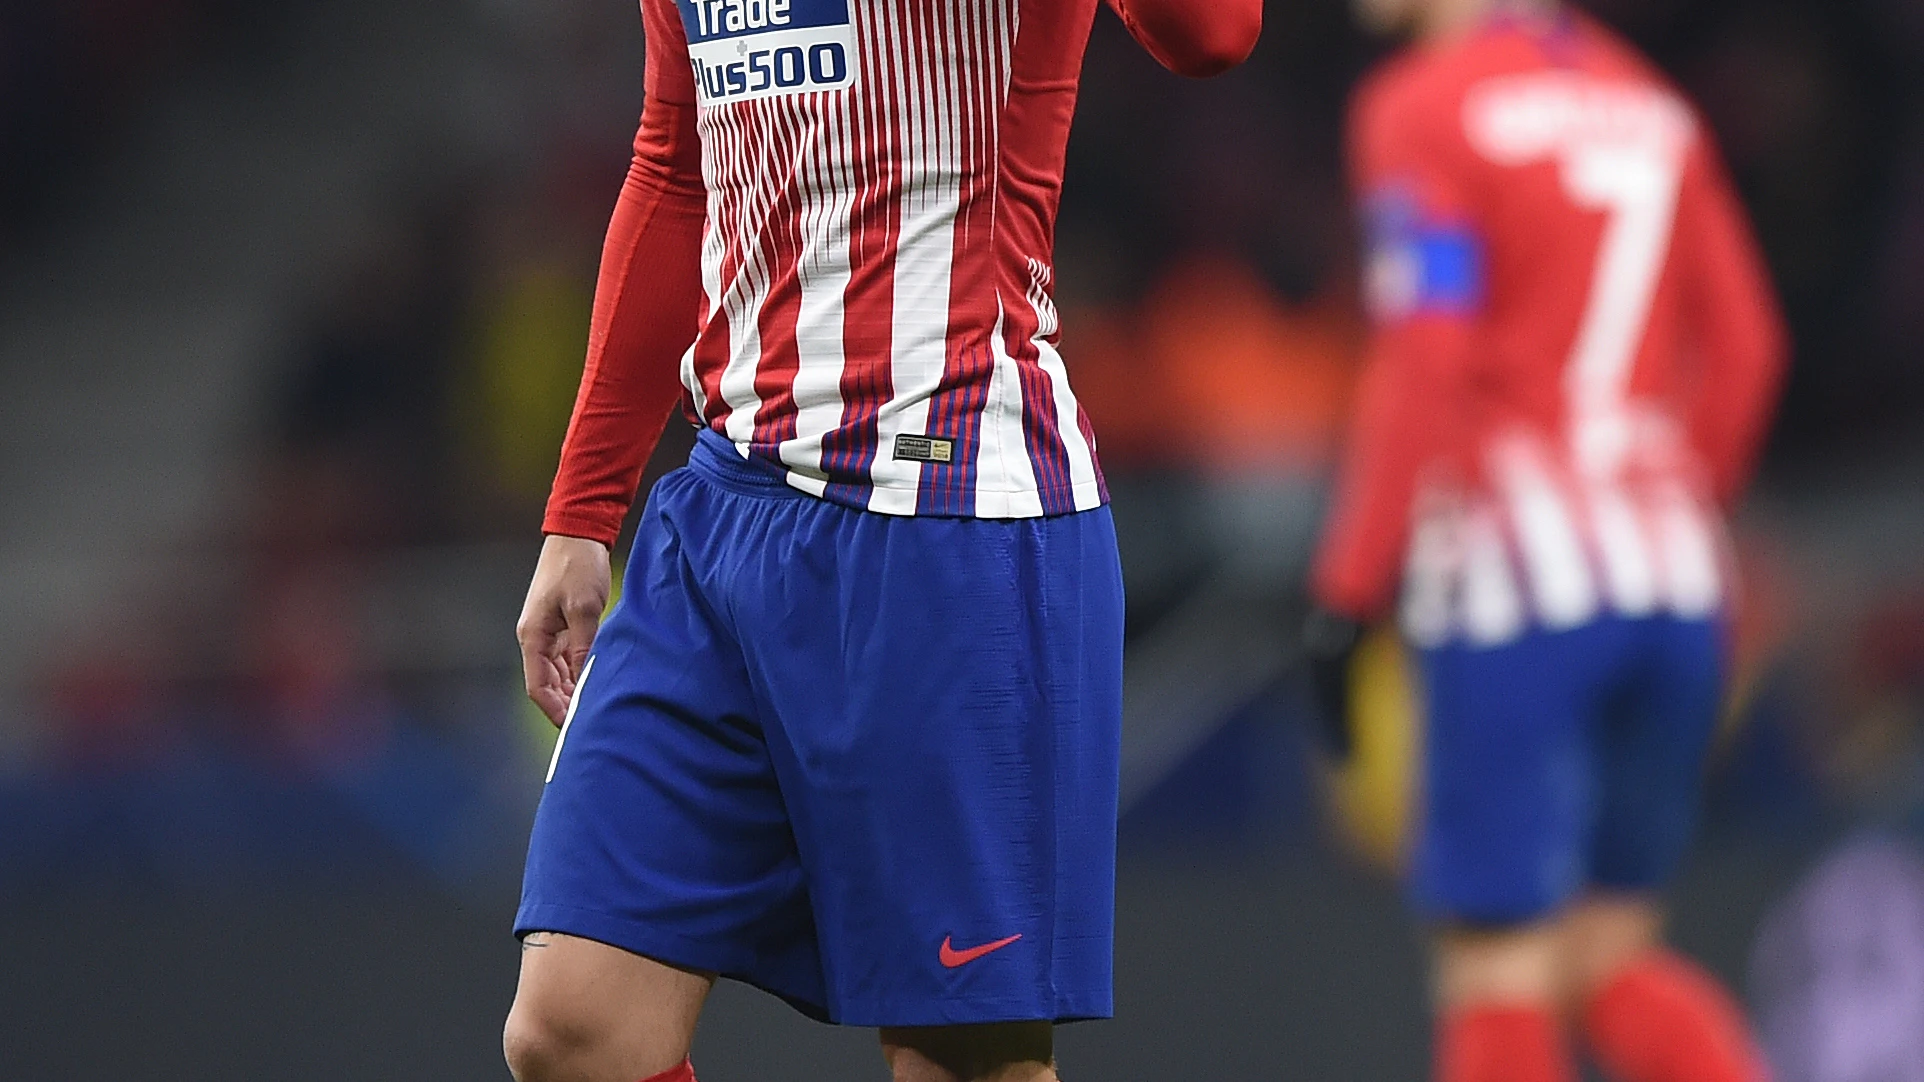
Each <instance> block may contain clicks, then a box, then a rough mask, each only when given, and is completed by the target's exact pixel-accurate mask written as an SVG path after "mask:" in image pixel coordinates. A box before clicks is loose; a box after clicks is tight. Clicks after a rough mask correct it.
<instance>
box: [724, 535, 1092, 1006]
mask: <svg viewBox="0 0 1924 1082" xmlns="http://www.w3.org/2000/svg"><path fill="white" fill-rule="evenodd" d="M801 513H804V514H806V515H808V516H810V517H811V519H812V521H810V522H809V523H807V524H805V525H802V526H800V527H798V528H797V529H795V530H793V531H792V532H790V533H789V534H788V535H787V537H788V539H789V540H788V541H786V542H784V544H782V545H775V546H771V547H770V548H769V550H768V551H767V553H766V559H767V560H768V561H769V563H768V566H767V568H766V569H765V572H764V573H763V574H762V575H761V576H759V577H758V578H757V579H756V580H755V581H756V582H758V583H760V584H762V586H763V592H761V593H759V594H757V595H756V596H754V597H751V598H745V599H744V604H743V614H744V615H743V622H744V626H747V625H749V624H751V623H752V624H753V626H754V629H755V630H754V631H753V632H749V633H746V634H745V647H746V652H747V656H748V658H749V663H750V669H751V672H752V674H753V678H754V680H755V683H756V687H757V690H758V693H759V694H760V695H761V696H762V697H763V698H764V700H765V703H766V709H767V710H768V712H769V714H770V716H772V717H773V718H775V719H778V720H777V722H776V723H773V724H771V726H770V745H771V748H772V749H773V750H774V753H775V756H776V766H777V769H778V770H779V771H780V772H781V774H782V789H783V793H784V796H785V797H786V799H787V802H788V807H789V809H790V814H791V816H792V817H793V821H794V823H795V830H796V839H797V842H798V844H799V846H800V849H801V855H802V860H803V863H804V865H805V866H806V867H807V869H808V873H809V889H810V893H811V898H812V900H813V904H814V910H815V914H816V920H817V928H818V934H819V938H820V943H821V949H822V955H823V968H824V972H825V975H826V980H827V983H828V994H829V997H830V1001H831V1010H832V1013H833V1015H834V1016H835V1017H836V1019H837V1020H839V1021H843V1022H849V1023H855V1024H862V1025H886V1026H930V1025H945V1024H951V1023H989V1022H1009V1021H1032V1020H1050V1019H1061V1018H1071V1017H1097V1016H1107V1015H1108V1014H1109V1013H1110V1008H1111V998H1110V967H1111V958H1110V951H1111V941H1112V923H1113V906H1114V877H1115V830H1116V789H1117V769H1118V753H1119V744H1120V728H1121V709H1122V708H1121V669H1122V595H1121V573H1120V569H1119V566H1118V563H1117V559H1116V550H1115V535H1114V529H1113V525H1112V524H1111V520H1110V518H1109V516H1108V513H1107V511H1106V510H1101V511H1093V512H1085V513H1082V514H1077V515H1068V516H1061V517H1058V518H1051V519H1036V520H1026V521H982V520H961V519H891V518H886V517H884V516H880V515H875V514H870V513H864V512H854V511H849V510H847V509H844V508H839V507H833V506H831V505H813V506H811V507H808V508H805V509H804V510H803V512H801ZM749 613H753V614H754V617H753V619H752V620H751V619H750V617H749V615H748V614H749Z"/></svg>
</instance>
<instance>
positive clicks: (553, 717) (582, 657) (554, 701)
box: [514, 535, 609, 725]
mask: <svg viewBox="0 0 1924 1082" xmlns="http://www.w3.org/2000/svg"><path fill="white" fill-rule="evenodd" d="M608 591H609V573H608V546H606V545H604V544H602V543H601V542H599V541H590V540H588V539H586V538H582V537H560V536H555V535H550V536H549V538H548V540H547V541H546V542H545V543H543V544H542V546H541V561H540V562H539V563H537V564H535V568H534V582H532V583H530V584H529V586H528V600H527V601H526V602H524V603H523V604H522V606H521V620H520V622H519V623H517V624H516V625H515V628H514V634H515V638H516V639H519V640H520V642H521V671H522V674H523V676H525V677H526V679H527V683H528V698H529V699H532V700H533V701H534V704H535V705H536V706H538V707H540V708H541V712H542V713H543V714H546V715H548V720H549V721H552V722H554V723H555V724H556V725H560V724H561V722H562V719H563V718H565V717H567V715H568V701H569V700H570V699H572V698H574V693H575V682H576V681H577V680H580V679H581V667H582V666H583V665H585V664H587V661H588V648H589V647H590V646H592V645H594V641H595V629H596V628H597V627H599V626H601V613H602V610H604V609H606V608H607V607H608Z"/></svg>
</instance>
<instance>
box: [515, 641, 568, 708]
mask: <svg viewBox="0 0 1924 1082" xmlns="http://www.w3.org/2000/svg"><path fill="white" fill-rule="evenodd" d="M552 642H553V640H552V639H549V640H548V642H547V643H546V644H543V643H541V642H540V641H539V640H531V639H523V640H522V642H521V675H522V679H523V681H524V683H525V686H526V688H527V692H528V699H529V700H530V701H532V702H533V703H534V705H535V706H537V707H539V708H540V709H541V713H542V714H544V715H546V716H547V719H548V720H549V721H551V722H553V723H555V724H556V725H560V724H561V722H562V719H564V718H565V717H567V714H568V699H569V697H570V696H572V695H573V694H574V681H573V680H572V679H565V678H564V674H563V672H562V671H561V668H560V666H558V665H556V664H555V659H554V657H553V656H552V655H551V654H550V650H551V649H552Z"/></svg>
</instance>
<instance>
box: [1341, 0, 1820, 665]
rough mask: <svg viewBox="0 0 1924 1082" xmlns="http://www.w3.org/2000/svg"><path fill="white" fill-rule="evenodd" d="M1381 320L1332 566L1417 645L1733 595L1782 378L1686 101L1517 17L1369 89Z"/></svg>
mask: <svg viewBox="0 0 1924 1082" xmlns="http://www.w3.org/2000/svg"><path fill="white" fill-rule="evenodd" d="M1351 150H1352V156H1353V166H1354V171H1355V174H1356V182H1357V186H1358V188H1359V194H1360V195H1361V197H1362V199H1363V200H1364V204H1365V210H1366V215H1367V218H1368V229H1369V234H1370V238H1369V240H1370V249H1371V257H1370V266H1369V278H1370V281H1369V286H1370V291H1371V294H1372V307H1373V308H1374V310H1375V316H1376V319H1377V323H1378V326H1377V329H1376V332H1375V336H1374V341H1373V345H1372V357H1371V366H1370V369H1369V370H1368V372H1367V373H1366V374H1365V377H1364V384H1363V388H1362V393H1361V402H1360V409H1359V418H1358V422H1357V427H1356V429H1355V433H1354V436H1353V440H1352V446H1351V449H1350V452H1349V455H1348V458H1347V461H1346V463H1345V469H1344V473H1343V477H1342V480H1341V483H1340V485H1339V490H1338V499H1337V504H1336V507H1335V510H1334V514H1333V517H1332V522H1331V526H1330V529H1329V532H1328V534H1327V535H1326V537H1325V539H1324V544H1323V547H1322V551H1321V553H1320V555H1319V559H1318V565H1317V569H1316V581H1315V592H1316V594H1317V596H1318V599H1319V600H1320V601H1321V602H1322V603H1323V604H1325V605H1328V606H1330V607H1333V608H1337V609H1339V610H1342V611H1345V612H1348V613H1350V614H1352V615H1358V616H1370V615H1374V613H1375V612H1377V611H1380V610H1381V609H1383V608H1385V607H1386V606H1387V605H1388V602H1389V598H1390V596H1391V595H1392V594H1393V593H1395V592H1396V590H1397V587H1398V585H1399V583H1400V586H1401V594H1402V609H1403V623H1404V627H1405V630H1406V632H1407V633H1408V634H1409V635H1410V636H1411V637H1412V638H1413V639H1414V640H1416V641H1418V642H1419V643H1424V644H1433V643H1436V642H1441V641H1446V640H1464V641H1470V642H1474V643H1484V644H1494V643H1500V642H1504V641H1507V640H1509V639H1511V638H1513V637H1515V636H1516V635H1518V634H1521V633H1522V632H1523V631H1524V630H1525V629H1526V628H1531V627H1537V628H1548V629H1558V628H1567V627H1574V626H1576V625H1579V624H1582V623H1585V622H1587V621H1589V620H1592V619H1594V618H1596V617H1597V616H1599V615H1601V614H1603V613H1606V612H1611V613H1617V614H1621V615H1626V616H1641V615H1647V614H1653V613H1672V614H1678V615H1684V616H1693V617H1694V616H1707V615H1710V614H1713V613H1715V612H1716V611H1718V610H1719V609H1720V608H1721V607H1722V606H1723V605H1724V603H1725V601H1726V599H1727V595H1728V590H1729V584H1728V581H1727V561H1726V559H1725V555H1726V547H1727V546H1726V541H1725V535H1724V525H1723V521H1722V506H1723V505H1725V504H1728V503H1729V502H1730V501H1733V500H1734V499H1735V498H1736V497H1737V496H1738V494H1739V493H1740V492H1741V490H1742V489H1743V487H1744V486H1745V484H1746V483H1747V481H1748V477H1749V473H1750V469H1751V463H1752V459H1753V456H1754V452H1755V449H1756V446H1757V443H1758V442H1759V439H1760V437H1761V435H1762V433H1763V431H1764V428H1765V425H1766V422H1767V420H1768V417H1769V414H1770V411H1771V408H1772V405H1773V403H1774V400H1775V393H1776V388H1777V385H1778V383H1779V378H1780V374H1781V370H1782V367H1783V361H1784V353H1785V345H1784V336H1783V330H1782V326H1781V318H1780V316H1779V313H1778V309H1777V303H1776V300H1775V298H1774V296H1773V295H1772V291H1771V289H1770V287H1769V284H1768V281H1767V278H1766V276H1765V272H1764V270H1763V267H1762V261H1761V258H1760V256H1759V254H1758V252H1757V249H1756V245H1755V243H1754V241H1753V239H1752V237H1751V234H1750V229H1749V226H1748V224H1747V223H1746V221H1745V218H1744V215H1743V212H1742V210H1741V209H1740V207H1739V206H1738V204H1737V201H1736V197H1735V194H1734V193H1733V191H1732V190H1731V187H1730V185H1729V182H1728V180H1727V178H1726V177H1725V176H1724V173H1723V169H1722V166H1721V164H1720V163H1719V161H1718V159H1717V155H1716V151H1715V149H1714V147H1713V146H1712V145H1711V143H1710V141H1709V139H1708V136H1707V133H1706V132H1705V131H1704V128H1703V126H1702V124H1701V122H1700V121H1699V120H1698V118H1697V117H1696V115H1695V114H1694V112H1693V110H1692V109H1691V108H1690V107H1689V106H1688V104H1687V103H1686V102H1685V101H1684V100H1683V99H1682V97H1681V96H1680V95H1678V94H1677V92H1676V91H1675V90H1673V89H1672V88H1671V87H1670V86H1669V85H1668V83H1667V82H1666V81H1665V80H1664V79H1662V77H1661V76H1659V75H1658V74H1657V73H1656V72H1655V71H1654V70H1653V69H1652V68H1651V67H1650V66H1649V65H1648V64H1647V63H1646V62H1644V61H1643V60H1642V59H1641V58H1640V57H1638V56H1637V55H1636V54H1635V52H1634V51H1633V50H1632V49H1631V48H1630V47H1629V46H1628V45H1626V44H1624V43H1623V42H1621V41H1620V40H1619V39H1617V38H1616V37H1615V36H1614V35H1612V34H1610V33H1609V32H1608V31H1606V30H1604V29H1603V28H1602V27H1600V26H1598V25H1597V24H1595V23H1592V22H1590V21H1589V20H1587V19H1584V18H1581V17H1577V16H1560V17H1555V18H1548V19H1522V18H1513V17H1505V18H1499V19H1496V20H1494V21H1492V22H1491V23H1489V24H1488V25H1486V26H1485V27H1483V28H1482V29H1481V30H1479V31H1478V32H1476V33H1474V34H1471V35H1469V36H1467V37H1465V38H1462V39H1459V40H1456V41H1452V42H1447V43H1442V44H1437V45H1432V46H1429V47H1427V48H1423V49H1420V50H1416V51H1413V52H1411V53H1410V54H1407V55H1406V56H1404V57H1403V58H1400V59H1398V60H1396V61H1393V62H1392V63H1391V64H1390V65H1389V66H1388V67H1387V68H1386V69H1385V70H1384V71H1383V72H1382V73H1380V74H1379V75H1378V76H1376V77H1375V78H1374V79H1373V80H1372V81H1371V82H1370V83H1369V84H1368V85H1366V86H1365V88H1364V89H1363V91H1362V92H1361V93H1360V94H1359V96H1358V100H1357V106H1356V110H1355V115H1354V130H1353V132H1352V137H1351Z"/></svg>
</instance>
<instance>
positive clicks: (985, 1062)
mask: <svg viewBox="0 0 1924 1082" xmlns="http://www.w3.org/2000/svg"><path fill="white" fill-rule="evenodd" d="M881 1036H882V1055H883V1056H884V1057H885V1058H886V1059H887V1060H888V1064H889V1070H890V1071H891V1072H893V1074H894V1078H895V1082H1056V1072H1055V1027H1054V1025H1053V1024H1052V1023H1049V1022H1010V1023H1005V1024H999V1025H985V1026H930V1027H926V1028H912V1029H911V1028H895V1029H884V1030H882V1034H881Z"/></svg>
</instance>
